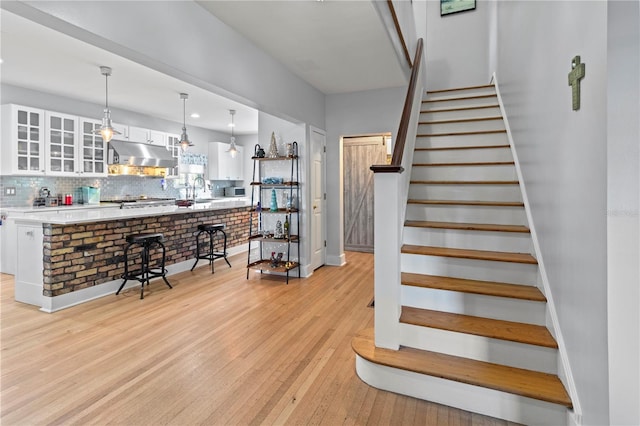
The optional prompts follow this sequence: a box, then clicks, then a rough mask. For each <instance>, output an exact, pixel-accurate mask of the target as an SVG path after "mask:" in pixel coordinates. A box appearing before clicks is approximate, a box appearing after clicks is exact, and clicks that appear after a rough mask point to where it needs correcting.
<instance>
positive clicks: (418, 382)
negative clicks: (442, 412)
mask: <svg viewBox="0 0 640 426" xmlns="http://www.w3.org/2000/svg"><path fill="white" fill-rule="evenodd" d="M356 372H357V373H358V377H360V379H362V380H363V381H364V382H365V383H367V384H369V385H371V386H373V387H375V388H378V389H384V390H387V391H390V392H395V393H399V394H402V395H409V396H412V397H414V398H420V399H424V400H427V401H432V402H435V403H438V404H443V405H448V406H450V407H455V408H459V409H461V410H466V411H471V412H474V413H479V414H484V415H486V416H491V417H496V418H500V419H505V420H509V421H512V422H517V423H522V424H535V425H548V426H557V425H561V424H566V423H567V409H566V408H565V407H563V406H561V405H558V404H553V403H550V402H545V401H540V400H537V399H533V398H528V397H523V396H519V395H514V394H512V393H509V392H502V391H499V390H494V389H488V388H485V387H481V386H475V385H470V384H467V383H461V382H457V381H452V380H447V379H442V378H439V377H435V376H431V375H426V374H420V373H414V372H412V371H407V370H401V369H396V368H393V367H387V366H385V365H380V364H376V363H373V362H370V361H367V360H366V359H364V358H362V357H361V356H359V355H358V354H356Z"/></svg>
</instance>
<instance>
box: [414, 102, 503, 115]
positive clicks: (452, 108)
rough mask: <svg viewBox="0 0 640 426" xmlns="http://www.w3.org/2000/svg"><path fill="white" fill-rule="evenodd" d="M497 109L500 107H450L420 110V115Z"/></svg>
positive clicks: (493, 105) (494, 105) (489, 105)
mask: <svg viewBox="0 0 640 426" xmlns="http://www.w3.org/2000/svg"><path fill="white" fill-rule="evenodd" d="M499 107H500V105H498V104H488V105H470V106H462V107H451V108H439V109H427V110H420V114H429V113H431V112H453V111H468V110H472V109H486V108H499Z"/></svg>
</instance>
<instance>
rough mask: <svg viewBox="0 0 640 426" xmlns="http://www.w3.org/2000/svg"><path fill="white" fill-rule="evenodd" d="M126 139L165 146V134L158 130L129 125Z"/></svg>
mask: <svg viewBox="0 0 640 426" xmlns="http://www.w3.org/2000/svg"><path fill="white" fill-rule="evenodd" d="M128 140H129V142H139V143H148V144H151V145H157V146H162V147H165V146H166V145H167V134H166V133H165V132H160V131H158V130H150V129H144V128H142V127H135V126H129V132H128Z"/></svg>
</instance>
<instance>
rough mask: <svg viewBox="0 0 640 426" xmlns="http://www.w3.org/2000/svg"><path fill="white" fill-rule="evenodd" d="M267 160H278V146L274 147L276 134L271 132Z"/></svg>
mask: <svg viewBox="0 0 640 426" xmlns="http://www.w3.org/2000/svg"><path fill="white" fill-rule="evenodd" d="M267 156H268V157H269V158H278V146H277V145H276V134H275V132H271V144H270V145H269V154H268V155H267Z"/></svg>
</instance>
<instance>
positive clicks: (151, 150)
mask: <svg viewBox="0 0 640 426" xmlns="http://www.w3.org/2000/svg"><path fill="white" fill-rule="evenodd" d="M107 163H108V164H109V165H123V166H141V167H163V168H169V167H176V166H177V165H178V160H177V159H176V158H173V157H172V156H171V152H169V151H168V150H166V149H165V148H163V147H161V146H156V145H150V144H146V143H138V142H127V141H119V140H113V139H112V140H111V141H109V153H108V156H107Z"/></svg>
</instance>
